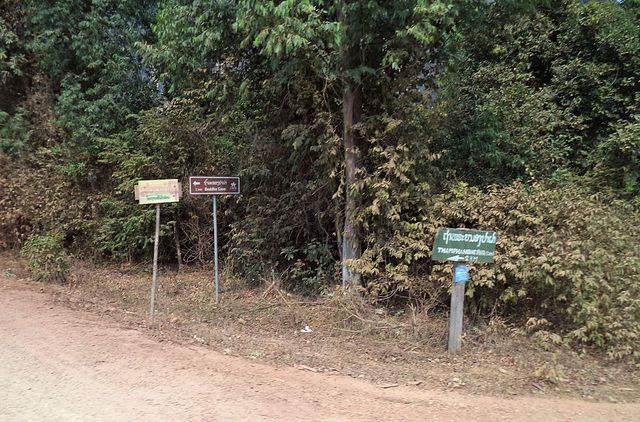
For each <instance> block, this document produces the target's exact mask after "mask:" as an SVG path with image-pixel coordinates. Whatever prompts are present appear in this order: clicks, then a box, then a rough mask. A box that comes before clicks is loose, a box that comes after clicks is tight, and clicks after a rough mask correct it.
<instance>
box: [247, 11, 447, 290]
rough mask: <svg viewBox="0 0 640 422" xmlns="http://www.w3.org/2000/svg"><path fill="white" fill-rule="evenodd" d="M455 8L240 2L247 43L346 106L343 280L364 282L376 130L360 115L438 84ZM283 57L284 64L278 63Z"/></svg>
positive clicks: (284, 74) (287, 74) (382, 110)
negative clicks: (368, 179)
mask: <svg viewBox="0 0 640 422" xmlns="http://www.w3.org/2000/svg"><path fill="white" fill-rule="evenodd" d="M451 10H452V9H451V6H450V5H448V4H447V3H445V2H441V1H439V0H435V1H425V0H418V1H396V2H387V1H350V0H342V1H340V2H335V1H309V0H300V1H282V2H279V3H278V4H274V2H263V1H255V0H251V1H244V2H240V3H239V9H238V14H237V22H236V28H237V29H238V30H239V31H242V33H244V34H245V40H244V43H243V45H244V46H245V47H249V46H253V47H257V48H259V53H260V54H261V55H263V56H264V57H265V58H267V59H268V60H269V61H270V62H271V64H272V67H273V69H274V72H275V73H276V74H277V73H279V74H280V75H279V78H280V79H288V80H290V81H291V82H290V83H292V84H293V85H297V84H301V82H302V81H300V80H299V78H300V74H299V73H298V72H299V71H300V69H301V67H303V66H309V67H310V68H311V69H312V73H311V75H310V76H312V77H313V78H316V79H317V80H319V82H320V83H321V84H323V85H325V86H329V87H331V88H332V91H330V92H333V93H334V94H333V95H334V97H333V98H330V99H329V101H328V103H329V104H330V105H331V106H334V107H335V106H338V107H341V108H342V129H341V130H339V131H338V132H341V133H342V139H343V149H344V176H343V177H344V225H343V227H342V230H341V232H342V233H343V234H344V237H343V238H342V239H341V240H342V262H343V284H344V285H345V286H346V287H349V288H354V287H357V286H359V285H360V284H361V280H360V273H359V272H358V271H357V269H356V267H357V266H356V265H354V264H355V262H356V261H357V260H358V259H359V258H360V257H361V248H362V235H361V230H362V227H360V224H359V222H358V218H357V214H358V210H359V208H360V207H361V205H362V204H360V203H359V195H361V194H362V193H359V192H358V191H357V186H358V183H357V181H358V178H359V177H362V175H363V171H364V170H363V166H364V162H365V161H366V159H365V157H366V155H367V146H366V139H367V137H368V136H371V135H372V133H371V132H369V133H367V132H368V131H370V130H371V129H372V127H371V126H369V127H367V126H366V125H363V123H364V122H363V117H367V118H368V119H373V118H375V117H380V116H382V115H384V114H387V115H390V116H392V115H393V114H394V113H395V110H393V109H392V108H391V107H390V105H391V98H393V97H394V96H402V95H405V94H406V92H407V90H409V91H411V90H414V91H415V90H420V89H422V90H424V89H428V87H429V86H433V85H434V77H435V73H436V72H435V69H436V68H437V65H438V63H437V57H438V52H441V51H442V49H443V47H444V44H445V41H446V40H447V37H448V35H449V30H450V27H451V24H452V14H451ZM310 53H311V54H310ZM285 60H286V61H287V62H288V63H287V65H286V66H280V65H279V64H280V63H282V62H284V61H285ZM307 60H311V63H309V62H308V61H307ZM307 76H309V75H308V73H307ZM325 92H326V90H325Z"/></svg>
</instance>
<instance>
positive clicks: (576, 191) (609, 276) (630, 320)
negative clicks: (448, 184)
mask: <svg viewBox="0 0 640 422" xmlns="http://www.w3.org/2000/svg"><path fill="white" fill-rule="evenodd" d="M436 212H437V213H440V215H441V218H442V226H443V227H468V228H474V229H480V230H491V231H497V232H498V243H497V245H496V256H495V262H494V264H493V265H490V264H482V265H471V272H470V274H471V278H470V283H468V290H467V296H468V297H469V300H468V301H467V304H468V305H469V306H470V307H472V308H475V310H489V309H492V308H494V306H495V305H496V304H497V305H499V306H500V307H501V308H502V311H503V313H505V314H507V315H511V316H513V317H518V318H523V321H525V320H526V319H528V318H534V319H536V320H539V321H542V320H545V321H548V323H550V324H551V325H550V326H551V329H552V330H553V331H554V332H556V333H558V334H560V335H562V336H563V337H564V338H565V339H567V340H570V341H573V342H574V344H575V343H580V344H589V345H593V346H596V347H598V348H600V349H603V350H605V351H606V352H607V354H608V355H609V357H611V358H612V359H628V360H630V361H632V362H634V363H635V364H638V365H640V351H639V350H637V345H638V344H639V343H640V243H639V242H638V239H639V238H640V216H639V215H638V213H637V211H634V210H633V209H632V208H631V206H629V205H628V204H625V203H623V202H619V203H611V204H606V203H604V202H603V201H602V200H601V198H600V196H599V195H592V194H589V193H588V192H587V191H585V189H583V188H580V187H579V186H577V184H573V183H568V184H566V185H564V186H560V187H556V188H551V189H550V188H546V187H545V186H542V185H534V186H533V187H526V186H524V185H522V184H520V183H516V184H513V185H511V186H508V187H506V188H499V187H494V188H492V189H490V190H489V191H488V192H487V193H483V192H481V191H479V190H478V189H475V188H470V187H467V186H465V185H460V186H458V187H457V188H455V189H454V190H452V191H451V193H450V194H448V195H445V196H443V197H442V198H441V200H440V202H439V204H438V205H437V206H436ZM443 273H444V272H443ZM434 276H438V274H434ZM443 276H445V275H444V274H443ZM446 277H450V275H449V274H447V275H446ZM524 318H526V319H524Z"/></svg>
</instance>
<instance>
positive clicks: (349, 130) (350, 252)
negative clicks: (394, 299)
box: [339, 0, 362, 290]
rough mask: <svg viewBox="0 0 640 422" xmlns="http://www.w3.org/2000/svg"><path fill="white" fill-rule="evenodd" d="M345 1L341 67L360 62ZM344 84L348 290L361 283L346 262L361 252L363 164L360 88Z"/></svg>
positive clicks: (345, 271)
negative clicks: (358, 217)
mask: <svg viewBox="0 0 640 422" xmlns="http://www.w3.org/2000/svg"><path fill="white" fill-rule="evenodd" d="M347 4H348V1H347V0H343V1H342V8H341V11H340V14H339V20H340V22H341V23H342V24H343V25H345V26H346V29H347V30H346V36H345V37H344V38H343V40H342V45H341V46H340V57H341V59H342V63H343V66H344V70H348V69H353V68H354V67H357V66H358V64H359V61H360V49H359V43H357V42H352V41H353V39H354V33H355V30H354V23H355V22H351V21H350V19H349V16H347V15H345V13H344V11H345V9H346V6H347ZM343 83H344V88H343V95H342V107H343V116H344V128H343V139H344V158H345V193H346V197H345V212H344V232H343V239H342V285H343V287H344V288H346V289H348V290H355V288H357V287H359V286H360V285H361V276H360V273H358V272H357V271H355V270H350V269H349V268H347V265H346V261H348V260H351V259H359V258H360V256H361V254H362V250H361V239H360V233H359V230H358V225H357V223H356V221H355V216H354V214H355V211H356V209H357V207H358V201H357V199H356V198H355V196H354V195H353V187H354V185H355V183H356V179H357V177H358V169H359V168H360V167H361V166H362V158H361V154H362V149H361V148H360V142H359V139H358V137H357V136H356V134H355V133H354V131H353V126H354V125H355V124H357V123H359V122H360V119H361V117H362V99H361V92H362V87H361V86H360V84H358V83H355V82H354V81H352V80H351V79H350V78H349V77H347V76H345V77H344V82H343Z"/></svg>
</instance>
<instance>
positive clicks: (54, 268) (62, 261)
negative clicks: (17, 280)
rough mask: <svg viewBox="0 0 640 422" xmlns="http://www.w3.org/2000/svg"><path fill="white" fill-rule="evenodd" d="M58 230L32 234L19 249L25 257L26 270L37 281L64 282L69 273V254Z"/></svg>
mask: <svg viewBox="0 0 640 422" xmlns="http://www.w3.org/2000/svg"><path fill="white" fill-rule="evenodd" d="M63 239H64V236H62V234H60V233H59V232H48V233H47V234H46V235H34V236H31V237H30V238H29V240H27V241H26V242H25V244H24V246H23V247H22V249H21V250H20V254H21V255H22V256H23V257H25V258H27V261H28V263H27V271H29V273H31V275H32V276H33V277H34V278H35V279H36V280H38V281H43V282H46V283H48V282H53V281H56V282H58V283H64V282H65V281H66V280H67V276H68V275H69V255H68V254H67V251H66V250H65V249H64V246H63Z"/></svg>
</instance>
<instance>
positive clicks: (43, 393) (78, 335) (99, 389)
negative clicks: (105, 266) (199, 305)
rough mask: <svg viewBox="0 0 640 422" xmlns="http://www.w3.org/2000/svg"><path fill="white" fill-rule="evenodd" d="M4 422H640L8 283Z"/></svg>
mask: <svg viewBox="0 0 640 422" xmlns="http://www.w3.org/2000/svg"><path fill="white" fill-rule="evenodd" d="M0 420H1V421H6V422H16V421H64V422H72V421H83V422H86V421H138V422H142V421H154V422H158V421H374V420H375V421H384V420H392V421H423V420H437V421H536V422H537V421H541V420H543V421H637V420H640V404H638V403H633V404H628V403H626V404H613V403H588V402H582V401H562V400H548V399H536V398H531V397H530V398H514V399H509V398H496V397H481V396H473V395H465V394H461V393H457V392H442V391H436V390H429V389H428V386H427V388H424V386H421V387H416V386H409V385H407V386H403V385H400V386H397V387H391V388H381V386H376V385H372V384H370V383H368V382H365V381H362V380H358V379H353V378H349V377H347V376H343V375H327V374H319V373H312V372H309V371H306V370H301V369H296V368H285V369H278V368H274V367H270V366H268V365H263V364H259V363H254V362H253V361H251V360H247V359H244V358H237V357H233V356H226V355H223V354H220V353H217V352H214V351H211V350H208V349H206V348H200V347H192V346H189V347H185V346H180V345H176V344H169V343H164V342H157V341H155V340H152V339H150V338H149V337H148V336H146V334H145V329H139V330H132V329H126V328H122V327H119V326H118V325H116V324H114V323H113V322H107V321H104V320H101V319H100V318H99V317H98V316H96V315H92V314H89V313H82V312H78V311H73V310H70V309H67V308H64V307H60V306H58V305H55V304H54V303H53V302H52V300H51V297H50V296H49V294H47V293H41V292H40V290H39V287H38V285H37V284H35V283H29V282H26V281H23V280H18V279H15V278H6V277H5V278H1V277H0Z"/></svg>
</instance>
